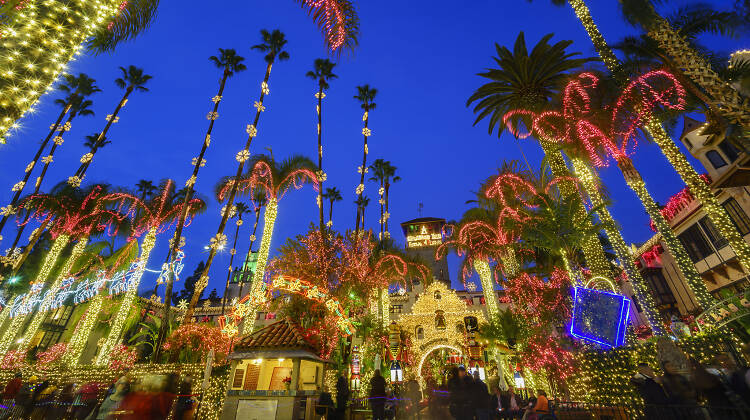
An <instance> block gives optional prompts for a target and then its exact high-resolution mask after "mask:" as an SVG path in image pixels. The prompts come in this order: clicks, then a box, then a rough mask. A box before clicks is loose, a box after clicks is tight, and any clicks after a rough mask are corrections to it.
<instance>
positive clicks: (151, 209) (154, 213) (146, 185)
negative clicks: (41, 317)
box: [73, 179, 206, 366]
mask: <svg viewBox="0 0 750 420" xmlns="http://www.w3.org/2000/svg"><path fill="white" fill-rule="evenodd" d="M138 184H139V186H141V187H143V188H142V189H141V197H140V198H137V199H135V200H134V199H133V196H130V195H128V194H111V195H109V196H105V197H103V200H104V201H105V202H118V201H122V200H130V201H132V202H133V205H134V206H135V207H136V209H137V212H136V214H141V212H142V216H138V217H136V218H135V220H134V227H133V236H141V235H143V234H144V233H145V234H146V236H145V237H144V238H143V242H142V244H141V255H140V257H138V268H137V270H138V271H137V275H136V276H135V278H134V279H133V280H132V282H131V283H130V285H129V288H128V290H127V292H126V293H125V297H124V298H123V300H122V303H121V304H120V309H119V310H118V311H117V314H116V315H115V317H114V319H113V321H112V323H111V328H110V331H109V335H108V337H107V340H106V341H105V342H104V344H103V345H102V347H101V349H100V350H99V353H98V355H97V358H96V365H99V366H104V365H106V364H107V363H108V362H109V356H110V353H111V351H112V349H113V348H114V347H115V345H117V343H118V342H119V341H120V338H121V337H120V335H121V334H122V329H123V325H124V323H125V320H126V319H127V318H128V315H129V314H130V312H131V310H132V306H133V301H134V300H135V299H136V297H137V295H138V285H139V284H140V281H141V278H142V276H143V272H144V270H145V268H146V264H147V263H148V259H149V256H150V255H151V250H152V249H153V247H154V245H155V244H156V236H157V235H158V234H159V233H162V232H164V231H166V230H167V229H168V228H169V226H171V224H172V223H175V222H177V221H178V220H179V218H180V216H181V215H182V213H183V207H184V206H185V205H187V206H188V207H189V208H188V210H187V212H188V214H190V216H191V217H193V216H195V215H196V214H198V213H200V212H203V211H205V209H206V203H204V202H203V200H200V199H197V198H194V199H192V200H190V201H189V202H188V203H187V204H185V202H184V201H176V200H174V199H173V196H174V193H175V183H174V181H172V180H171V179H168V180H166V181H163V182H162V183H161V185H160V186H159V187H155V186H154V185H153V183H151V182H150V181H144V180H141V181H140V182H139V183H138ZM152 189H153V190H152ZM156 190H158V191H159V194H158V195H156V196H153V195H152V194H146V192H148V191H156ZM98 296H103V294H99V295H98ZM77 332H79V333H81V334H85V336H88V334H89V332H90V331H88V332H87V331H82V329H81V328H78V330H77ZM79 358H80V354H78V355H75V356H74V359H73V360H75V361H76V362H77V360H78V359H79Z"/></svg>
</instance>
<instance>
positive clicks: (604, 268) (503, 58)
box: [466, 32, 612, 277]
mask: <svg viewBox="0 0 750 420" xmlns="http://www.w3.org/2000/svg"><path fill="white" fill-rule="evenodd" d="M551 38H552V34H548V35H546V36H544V37H542V39H541V40H540V41H539V42H538V43H537V44H536V45H535V46H534V48H532V50H531V51H530V52H529V51H528V49H527V47H526V40H525V37H524V33H523V32H520V33H519V34H518V37H517V38H516V42H515V44H514V46H513V50H512V51H511V50H509V49H508V48H506V47H501V46H500V45H498V44H495V51H496V53H497V57H496V58H494V60H495V63H496V64H497V68H490V69H488V70H487V71H486V72H484V73H479V76H482V77H484V78H487V79H489V80H490V82H489V83H487V84H485V85H482V86H480V87H479V89H477V90H476V91H475V92H474V93H473V94H472V95H471V97H469V99H468V100H467V102H466V105H467V106H469V105H470V104H472V103H473V102H475V101H478V102H477V103H476V105H475V106H474V112H475V113H477V114H478V115H477V118H476V120H475V121H474V124H475V125H476V124H477V123H479V122H480V121H481V120H483V119H485V118H489V127H488V133H490V134H491V133H492V132H493V131H495V127H496V126H497V125H498V123H500V124H501V125H500V127H499V128H498V130H497V131H498V136H500V135H501V134H502V133H503V131H504V125H505V124H506V123H507V124H509V125H511V126H515V127H517V126H518V125H520V124H525V125H526V126H531V120H530V119H529V117H528V115H524V114H521V113H515V114H512V112H514V111H516V110H519V109H522V110H528V111H531V112H541V111H542V110H543V109H544V108H545V107H546V106H547V105H548V104H549V102H550V100H551V99H552V98H553V97H554V96H555V94H556V93H558V92H560V89H562V87H563V86H564V81H565V80H566V79H567V78H568V77H569V76H570V75H569V72H570V71H572V70H575V69H578V68H580V67H581V66H583V65H585V64H586V63H588V62H590V61H592V60H593V59H591V58H576V57H577V56H578V55H579V53H570V52H568V51H566V49H567V48H568V47H569V46H570V45H571V44H572V41H559V42H557V43H555V44H553V45H550V44H549V43H548V41H549V40H550V39H551ZM507 115H512V117H511V118H507V117H506V116H507ZM512 131H514V133H515V134H517V133H518V131H517V129H512ZM553 140H554V139H542V141H540V144H541V146H542V149H543V150H544V152H545V155H547V161H548V163H549V165H550V168H551V169H552V173H553V174H554V175H555V176H556V177H560V178H562V179H564V178H566V177H569V176H570V172H569V171H568V168H567V166H566V164H565V160H564V158H563V156H562V154H560V152H559V151H556V150H555V149H554V147H552V146H551V144H552V142H553ZM561 188H563V193H564V194H565V195H566V196H567V195H570V194H574V193H575V192H576V191H575V187H574V186H572V185H569V184H568V183H567V182H566V183H565V185H561ZM585 214H586V211H585V209H584V208H583V206H581V207H580V209H579V210H578V215H579V217H580V219H581V222H582V223H587V222H586V218H585ZM583 250H584V255H585V257H586V263H587V265H588V266H589V268H591V270H592V272H594V274H596V275H600V276H604V277H611V276H612V273H611V266H610V264H609V262H608V261H607V259H606V257H605V254H604V250H603V248H602V245H601V243H600V242H599V240H598V238H596V237H592V238H590V239H589V242H588V243H587V244H585V245H584V248H583Z"/></svg>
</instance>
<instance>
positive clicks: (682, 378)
mask: <svg viewBox="0 0 750 420" xmlns="http://www.w3.org/2000/svg"><path fill="white" fill-rule="evenodd" d="M662 371H663V373H662V375H657V374H656V373H655V372H654V370H653V369H652V368H651V367H650V366H649V365H648V364H646V363H641V364H639V365H638V367H637V370H636V372H635V374H634V375H633V377H632V378H631V383H632V384H633V385H634V386H635V387H636V388H637V389H638V392H639V393H640V395H641V397H642V398H643V401H644V403H645V414H646V416H647V418H658V417H661V418H667V419H670V418H686V419H689V418H697V419H704V418H706V414H708V415H709V416H710V418H711V419H713V420H723V419H736V418H743V416H745V417H744V418H748V416H750V369H748V368H747V367H742V366H738V365H737V363H736V362H735V360H734V359H733V358H732V357H731V356H729V355H728V354H720V355H718V356H716V357H715V358H714V359H713V360H712V362H711V363H710V364H707V365H703V364H701V363H698V362H697V361H695V360H689V363H688V367H687V369H679V367H678V366H676V365H675V363H674V362H670V361H663V362H662ZM701 402H702V403H703V404H699V403H701Z"/></svg>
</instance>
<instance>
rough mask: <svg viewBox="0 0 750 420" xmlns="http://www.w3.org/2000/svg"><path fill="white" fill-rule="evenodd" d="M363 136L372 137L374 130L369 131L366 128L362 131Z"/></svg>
mask: <svg viewBox="0 0 750 420" xmlns="http://www.w3.org/2000/svg"><path fill="white" fill-rule="evenodd" d="M362 134H363V135H364V136H365V137H370V136H371V135H372V130H370V129H369V128H367V127H364V128H363V129H362Z"/></svg>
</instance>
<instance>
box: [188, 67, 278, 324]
mask: <svg viewBox="0 0 750 420" xmlns="http://www.w3.org/2000/svg"><path fill="white" fill-rule="evenodd" d="M271 64H272V63H268V66H266V75H265V77H264V78H263V83H262V84H261V86H268V78H269V77H270V76H271ZM264 97H265V91H264V90H263V89H261V91H260V99H259V100H258V107H257V111H256V112H255V119H254V120H253V127H254V129H255V130H257V128H258V121H259V120H260V114H261V112H263V111H262V109H263V98H264ZM248 131H252V130H248ZM256 134H257V132H256V131H253V132H251V133H248V136H247V141H246V142H245V148H244V149H242V150H241V151H240V153H242V152H247V153H248V154H249V153H250V145H251V144H252V142H253V138H254V137H255V135H256ZM237 160H238V161H239V165H237V173H236V174H235V176H234V182H232V188H230V189H229V198H227V211H225V212H224V214H223V215H222V217H221V222H220V223H219V228H218V229H217V230H216V236H214V238H216V239H217V246H214V247H211V250H210V251H209V252H208V258H206V268H204V269H203V273H201V277H200V279H199V280H198V282H197V283H196V284H195V293H194V294H193V297H192V298H191V299H190V306H188V309H187V311H186V312H185V318H184V319H185V322H191V318H192V315H193V311H194V310H195V305H196V304H197V303H198V299H200V296H201V293H202V292H203V289H205V288H206V286H207V285H208V272H209V270H210V269H211V263H213V260H214V257H216V252H217V250H218V242H219V241H218V239H219V238H220V237H221V236H223V235H224V228H225V227H226V225H227V220H228V219H229V211H228V209H229V208H231V207H232V204H234V197H235V196H236V195H237V190H238V188H239V180H240V177H241V176H242V170H243V169H244V167H245V159H237ZM269 201H270V200H269ZM266 213H268V208H266ZM264 233H265V232H264Z"/></svg>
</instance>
